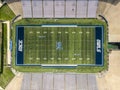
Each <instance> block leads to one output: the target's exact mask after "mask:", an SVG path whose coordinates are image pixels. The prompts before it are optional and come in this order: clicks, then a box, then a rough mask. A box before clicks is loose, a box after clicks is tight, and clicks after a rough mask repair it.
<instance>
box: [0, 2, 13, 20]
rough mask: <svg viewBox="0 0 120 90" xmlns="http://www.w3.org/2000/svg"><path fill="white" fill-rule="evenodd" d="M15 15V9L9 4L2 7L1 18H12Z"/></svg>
mask: <svg viewBox="0 0 120 90" xmlns="http://www.w3.org/2000/svg"><path fill="white" fill-rule="evenodd" d="M14 17H15V14H14V13H13V11H12V10H11V9H10V8H9V6H8V5H7V4H4V5H3V6H2V7H1V8H0V20H11V19H13V18H14Z"/></svg>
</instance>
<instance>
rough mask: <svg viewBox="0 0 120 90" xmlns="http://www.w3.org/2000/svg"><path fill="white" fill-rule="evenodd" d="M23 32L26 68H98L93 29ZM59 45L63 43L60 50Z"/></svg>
mask: <svg viewBox="0 0 120 90" xmlns="http://www.w3.org/2000/svg"><path fill="white" fill-rule="evenodd" d="M24 29H25V30H24V33H25V34H24V64H95V28H93V27H87V28H86V27H51V28H50V27H40V26H33V27H25V28H24ZM57 43H61V47H60V48H58V49H57Z"/></svg>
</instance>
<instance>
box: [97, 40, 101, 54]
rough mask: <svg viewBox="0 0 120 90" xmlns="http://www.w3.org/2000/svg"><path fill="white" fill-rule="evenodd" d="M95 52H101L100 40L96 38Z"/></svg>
mask: <svg viewBox="0 0 120 90" xmlns="http://www.w3.org/2000/svg"><path fill="white" fill-rule="evenodd" d="M97 52H99V53H101V40H100V39H97Z"/></svg>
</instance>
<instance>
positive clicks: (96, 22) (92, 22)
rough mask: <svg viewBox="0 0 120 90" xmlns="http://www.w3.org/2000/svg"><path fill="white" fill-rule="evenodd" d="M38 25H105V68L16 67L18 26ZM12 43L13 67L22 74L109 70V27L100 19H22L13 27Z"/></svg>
mask: <svg viewBox="0 0 120 90" xmlns="http://www.w3.org/2000/svg"><path fill="white" fill-rule="evenodd" d="M30 24H32V25H38V24H79V25H103V26H104V66H103V67H98V66H78V67H77V68H69V69H68V68H42V67H40V66H16V64H15V60H16V58H15V55H16V39H15V37H16V25H30ZM11 32H12V33H11V34H12V36H11V37H12V41H13V50H12V67H13V68H15V69H16V70H18V71H22V72H76V73H96V72H101V71H103V70H107V69H108V63H107V60H108V58H107V55H108V53H107V40H108V38H107V25H106V23H105V22H103V21H101V20H98V19H57V20H55V19H22V20H20V21H18V22H16V23H14V25H13V29H12V31H11Z"/></svg>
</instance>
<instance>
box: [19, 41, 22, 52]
mask: <svg viewBox="0 0 120 90" xmlns="http://www.w3.org/2000/svg"><path fill="white" fill-rule="evenodd" d="M18 51H20V52H22V51H23V40H19V41H18Z"/></svg>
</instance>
